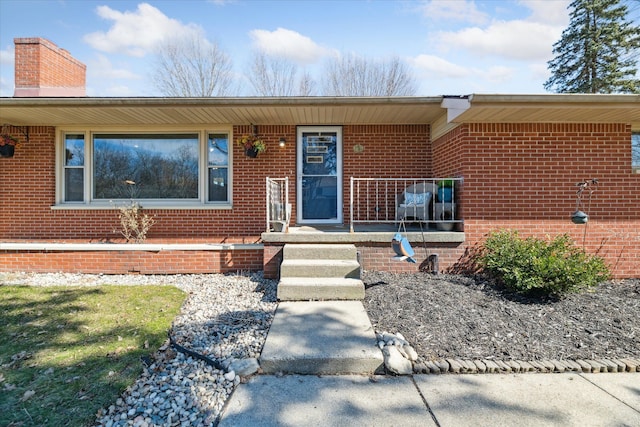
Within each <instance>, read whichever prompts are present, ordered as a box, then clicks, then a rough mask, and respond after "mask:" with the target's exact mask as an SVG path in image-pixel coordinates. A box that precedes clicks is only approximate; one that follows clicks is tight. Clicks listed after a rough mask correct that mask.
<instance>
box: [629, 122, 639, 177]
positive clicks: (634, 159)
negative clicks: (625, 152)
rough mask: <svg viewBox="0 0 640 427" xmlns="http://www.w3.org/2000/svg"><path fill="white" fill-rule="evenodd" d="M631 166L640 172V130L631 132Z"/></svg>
mask: <svg viewBox="0 0 640 427" xmlns="http://www.w3.org/2000/svg"><path fill="white" fill-rule="evenodd" d="M631 166H632V168H633V171H634V172H636V173H640V132H636V133H633V134H631Z"/></svg>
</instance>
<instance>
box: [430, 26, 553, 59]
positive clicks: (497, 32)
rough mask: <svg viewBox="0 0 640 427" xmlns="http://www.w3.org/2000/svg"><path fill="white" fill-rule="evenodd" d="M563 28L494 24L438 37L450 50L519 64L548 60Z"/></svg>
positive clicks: (444, 33)
mask: <svg viewBox="0 0 640 427" xmlns="http://www.w3.org/2000/svg"><path fill="white" fill-rule="evenodd" d="M561 33H562V28H559V27H554V26H549V25H546V24H541V23H536V22H528V21H523V20H513V21H499V22H494V23H493V24H491V25H490V26H489V27H487V28H479V27H470V28H465V29H463V30H460V31H457V32H450V31H443V32H439V33H437V34H436V35H435V37H436V39H437V40H439V43H442V44H444V45H446V46H447V47H448V48H456V49H465V50H467V51H469V52H470V53H472V54H474V55H478V56H487V55H493V56H500V57H503V58H507V59H516V60H531V61H535V60H548V59H550V58H551V54H552V46H553V44H554V43H555V42H556V41H557V40H558V39H559V37H560V35H561Z"/></svg>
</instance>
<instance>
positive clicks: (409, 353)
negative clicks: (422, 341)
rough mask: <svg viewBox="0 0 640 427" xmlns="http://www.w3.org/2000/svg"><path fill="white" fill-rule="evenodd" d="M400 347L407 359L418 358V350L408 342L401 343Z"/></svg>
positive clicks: (413, 359)
mask: <svg viewBox="0 0 640 427" xmlns="http://www.w3.org/2000/svg"><path fill="white" fill-rule="evenodd" d="M402 349H403V350H404V353H405V354H406V358H407V359H409V360H411V361H412V362H415V361H416V360H418V352H417V351H416V350H415V349H414V348H413V347H411V346H410V345H409V344H405V345H403V346H402Z"/></svg>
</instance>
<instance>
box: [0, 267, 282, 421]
mask: <svg viewBox="0 0 640 427" xmlns="http://www.w3.org/2000/svg"><path fill="white" fill-rule="evenodd" d="M0 282H5V283H11V284H25V285H27V284H28V285H31V286H78V285H87V286H89V285H105V284H109V285H132V284H136V285H173V286H176V287H178V288H179V289H181V290H183V291H184V292H186V293H187V294H188V297H187V299H186V301H185V303H184V305H183V307H182V310H181V312H180V314H179V315H178V316H177V317H176V319H175V320H174V324H173V330H172V335H173V337H174V340H175V341H176V342H177V343H178V344H180V345H182V346H184V347H186V348H188V349H190V350H193V351H196V352H198V353H200V354H203V355H205V356H207V357H209V358H211V359H214V360H216V361H219V362H223V364H225V366H227V365H226V364H227V363H229V362H230V361H232V360H234V359H251V358H258V356H259V355H260V352H261V350H262V346H263V344H264V341H265V339H266V337H267V332H268V330H269V326H270V325H271V321H272V319H273V315H274V313H275V309H276V305H277V304H276V282H275V281H274V280H267V279H264V278H263V277H262V273H256V274H252V275H221V274H193V275H166V276H164V275H148V276H147V275H140V276H136V275H89V274H70V273H52V274H49V273H47V274H34V273H0ZM240 381H241V378H240V376H238V375H236V374H235V372H233V371H229V372H227V371H222V370H217V369H215V368H214V367H212V366H210V365H208V364H207V363H205V362H204V361H201V360H199V359H195V358H192V357H190V356H187V355H185V354H183V353H180V352H176V351H175V350H174V349H173V348H171V347H170V346H168V345H167V346H163V347H162V348H161V351H159V352H158V353H157V354H156V356H155V360H151V364H150V365H149V366H148V367H146V368H145V370H144V372H143V374H142V375H141V376H140V377H139V378H138V380H137V381H136V382H135V384H133V385H132V386H131V387H129V389H127V390H126V391H125V392H124V393H123V394H122V396H121V397H120V398H118V400H117V401H116V402H113V404H112V405H111V406H109V407H108V408H103V409H102V410H100V411H99V412H98V414H97V418H96V425H97V426H110V427H112V426H140V427H141V426H147V427H150V426H185V427H186V426H210V425H214V424H215V423H216V422H217V419H218V417H219V416H220V414H221V411H222V409H223V406H224V404H225V402H226V401H227V399H228V398H229V396H230V395H231V393H232V392H233V390H234V388H235V387H236V386H237V385H238V384H239V383H240Z"/></svg>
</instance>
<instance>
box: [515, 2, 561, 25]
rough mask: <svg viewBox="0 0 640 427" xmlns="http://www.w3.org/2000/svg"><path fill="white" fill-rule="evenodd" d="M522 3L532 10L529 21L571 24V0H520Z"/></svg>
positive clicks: (548, 23)
mask: <svg viewBox="0 0 640 427" xmlns="http://www.w3.org/2000/svg"><path fill="white" fill-rule="evenodd" d="M519 3H520V4H522V5H523V6H525V7H527V8H528V9H529V10H531V15H530V16H529V17H528V18H527V21H531V22H540V23H546V24H547V25H552V26H556V25H559V26H562V27H566V26H567V25H568V24H569V10H568V9H567V8H568V7H569V3H571V0H554V1H549V0H520V1H519Z"/></svg>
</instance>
